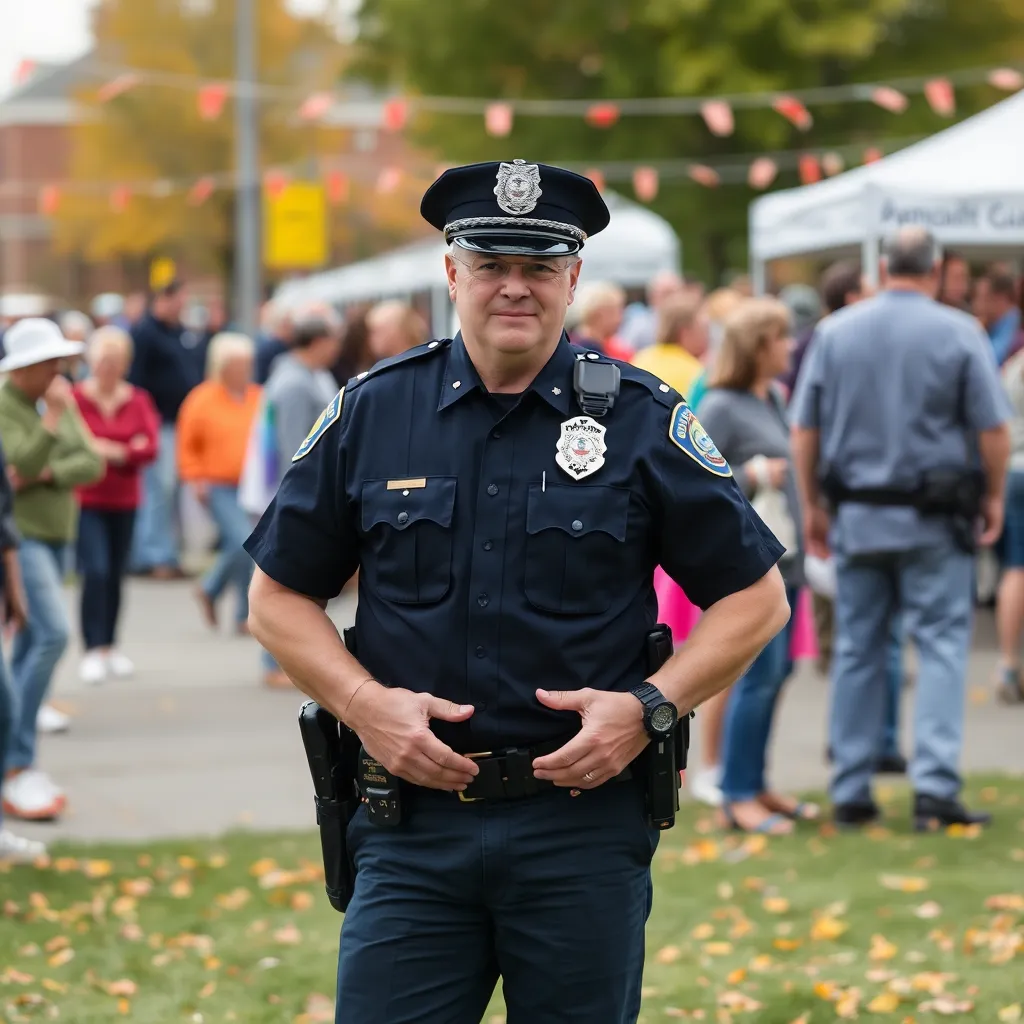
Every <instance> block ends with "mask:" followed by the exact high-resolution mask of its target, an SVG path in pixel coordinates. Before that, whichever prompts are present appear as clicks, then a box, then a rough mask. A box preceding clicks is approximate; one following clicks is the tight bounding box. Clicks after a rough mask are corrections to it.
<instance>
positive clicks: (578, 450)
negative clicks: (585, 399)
mask: <svg viewBox="0 0 1024 1024" xmlns="http://www.w3.org/2000/svg"><path fill="white" fill-rule="evenodd" d="M606 430H607V427H602V426H601V424H600V423H598V422H597V420H595V419H591V417H589V416H574V417H573V418H572V419H571V420H566V421H565V422H564V423H563V424H562V427H561V433H560V435H559V438H558V446H557V448H556V450H555V462H557V463H558V465H559V466H560V467H561V468H562V469H564V470H565V471H566V473H568V474H569V476H571V477H572V478H573V480H582V479H583V478H584V477H585V476H590V474H591V473H596V472H597V471H598V470H599V469H600V468H601V467H602V466H603V465H604V455H605V452H606V451H608V446H607V445H606V444H605V443H604V435H605V431H606Z"/></svg>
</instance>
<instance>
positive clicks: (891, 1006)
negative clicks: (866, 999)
mask: <svg viewBox="0 0 1024 1024" xmlns="http://www.w3.org/2000/svg"><path fill="white" fill-rule="evenodd" d="M899 1007H900V997H899V996H898V995H896V993H895V992H882V993H881V994H880V995H877V996H875V998H874V999H872V1000H871V1002H870V1003H868V1012H869V1013H895V1011H896V1010H898V1009H899Z"/></svg>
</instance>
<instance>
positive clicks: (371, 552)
mask: <svg viewBox="0 0 1024 1024" xmlns="http://www.w3.org/2000/svg"><path fill="white" fill-rule="evenodd" d="M456 480H457V478H456V477H453V476H433V477H428V478H427V482H426V486H425V487H406V488H392V489H390V490H389V489H388V481H387V480H367V481H366V482H365V483H364V484H363V488H362V527H363V533H364V534H365V538H366V543H365V546H364V549H363V559H362V563H361V564H362V568H363V571H364V572H365V573H366V576H367V583H368V584H369V586H370V588H371V589H372V590H374V591H376V592H377V594H379V595H380V597H382V598H384V600H386V601H392V602H394V603H395V604H432V603H434V602H436V601H440V600H441V598H443V597H444V596H445V594H447V593H448V589H449V587H451V582H452V516H453V514H454V511H455V484H456Z"/></svg>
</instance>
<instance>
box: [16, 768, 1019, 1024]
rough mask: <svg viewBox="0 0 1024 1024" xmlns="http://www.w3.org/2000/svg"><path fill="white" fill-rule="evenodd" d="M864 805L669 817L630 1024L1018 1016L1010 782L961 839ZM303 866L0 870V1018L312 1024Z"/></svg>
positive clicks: (287, 845) (316, 993)
mask: <svg viewBox="0 0 1024 1024" xmlns="http://www.w3.org/2000/svg"><path fill="white" fill-rule="evenodd" d="M880 796H882V798H883V799H884V801H885V804H886V811H887V817H886V821H885V826H884V827H880V828H876V829H873V830H870V831H868V832H866V833H863V834H858V835H846V834H842V835H836V834H834V833H833V831H832V830H831V829H830V827H828V826H822V827H813V828H805V829H804V830H802V831H801V832H800V833H799V834H798V835H797V836H795V837H791V838H786V839H771V840H764V839H762V838H760V837H757V838H746V837H742V836H725V835H723V834H722V833H720V832H718V831H717V830H715V828H714V827H713V824H712V821H711V819H710V817H709V816H708V814H707V812H704V811H700V810H697V809H695V808H692V807H687V808H686V809H685V810H684V812H683V814H682V816H681V821H680V824H679V825H677V827H676V828H675V829H674V830H672V831H671V832H668V833H666V834H665V835H664V837H663V839H662V843H661V847H660V849H659V851H658V855H657V857H656V860H655V866H654V873H655V883H656V892H655V910H654V914H653V916H652V918H651V922H650V925H649V929H648V967H647V975H646V979H645V989H644V1009H643V1013H642V1016H641V1020H642V1021H646V1022H648V1024H651V1022H655V1021H664V1020H671V1019H682V1020H705V1021H709V1022H716V1024H718V1022H721V1024H726V1022H729V1021H736V1022H741V1021H756V1022H759V1024H776V1022H779V1024H790V1022H794V1021H795V1022H799V1024H823V1022H826V1021H834V1020H837V1019H847V1018H849V1019H853V1018H854V1017H857V1016H858V1015H859V1017H860V1018H861V1019H862V1020H869V1021H870V1020H873V1019H877V1020H885V1019H889V1020H892V1021H894V1022H912V1021H913V1022H921V1024H924V1022H930V1021H938V1020H943V1019H947V1018H950V1017H951V1018H952V1019H959V1020H962V1021H979V1022H990V1021H1016V1020H1018V1019H1020V1020H1024V1016H1022V1012H1021V1007H1022V1004H1024V779H1008V778H1003V777H990V778H978V779H974V780H972V783H971V785H970V787H969V790H968V793H967V797H968V799H969V800H970V801H971V802H972V803H974V804H977V805H981V806H988V807H990V808H991V809H992V810H994V811H995V812H996V815H997V822H996V825H995V827H993V828H992V829H991V830H989V831H986V832H984V833H980V834H977V833H972V832H970V831H964V830H959V834H953V835H927V836H917V835H914V834H912V833H910V832H909V830H908V800H907V795H906V791H905V789H904V788H903V787H899V788H896V787H891V788H889V789H888V790H886V789H882V790H881V791H880ZM318 860H319V845H318V840H317V837H316V835H315V834H314V833H309V834H303V835H287V836H282V835H271V836H268V835H255V834H245V833H235V834H232V835H228V836H226V837H224V838H223V839H220V840H216V841H202V842H170V843H154V844H149V845H146V846H112V845H97V846H83V845H74V846H71V845H64V846H56V847H55V848H54V849H53V857H52V861H51V863H50V864H49V866H47V867H45V868H12V869H10V870H9V871H7V872H5V873H0V901H2V903H3V916H2V917H0V1008H2V1009H3V1010H5V1011H6V1017H3V1015H2V1014H0V1019H2V1020H6V1021H22V1020H47V1019H54V1018H56V1019H59V1020H61V1021H73V1022H76V1024H77V1022H93V1021H95V1022H99V1021H104V1022H106V1021H116V1020H120V1019H124V1020H126V1021H145V1022H149V1024H177V1022H180V1021H186V1022H187V1021H192V1022H194V1024H210V1022H214V1021H218V1022H219V1021H239V1022H244V1024H261V1022H271V1021H273V1022H289V1024H292V1022H297V1024H314V1022H316V1021H333V1019H334V1016H333V1000H332V996H333V990H334V975H335V956H336V950H337V939H338V927H339V924H340V920H341V919H340V916H339V915H338V914H336V913H335V912H334V911H333V910H331V908H330V906H329V905H328V903H327V900H326V897H324V896H323V890H322V887H321V881H320V877H319V863H318ZM581 941H582V942H585V941H586V938H585V936H581ZM492 1020H493V1021H495V1022H499V1021H503V1020H504V1017H503V1016H502V1010H501V1001H500V993H499V994H496V996H495V1000H494V1004H493V1006H492V1009H491V1010H490V1011H489V1013H488V1015H487V1017H485V1021H487V1022H488V1024H490V1021H492ZM354 1024H358V1022H354Z"/></svg>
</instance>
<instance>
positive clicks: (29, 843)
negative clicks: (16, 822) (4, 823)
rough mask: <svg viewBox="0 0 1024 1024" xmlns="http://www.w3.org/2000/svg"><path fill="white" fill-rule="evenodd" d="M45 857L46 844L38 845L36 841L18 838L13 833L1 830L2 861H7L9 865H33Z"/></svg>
mask: <svg viewBox="0 0 1024 1024" xmlns="http://www.w3.org/2000/svg"><path fill="white" fill-rule="evenodd" d="M45 856H46V844H45V843H37V842H36V841H35V840H34V839H26V838H25V837H24V836H16V835H15V834H14V833H13V832H8V831H7V829H5V828H0V861H7V862H8V863H9V864H31V863H32V862H33V861H37V860H38V859H39V858H40V857H45Z"/></svg>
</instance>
